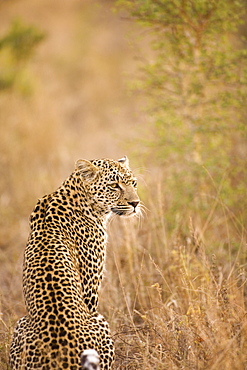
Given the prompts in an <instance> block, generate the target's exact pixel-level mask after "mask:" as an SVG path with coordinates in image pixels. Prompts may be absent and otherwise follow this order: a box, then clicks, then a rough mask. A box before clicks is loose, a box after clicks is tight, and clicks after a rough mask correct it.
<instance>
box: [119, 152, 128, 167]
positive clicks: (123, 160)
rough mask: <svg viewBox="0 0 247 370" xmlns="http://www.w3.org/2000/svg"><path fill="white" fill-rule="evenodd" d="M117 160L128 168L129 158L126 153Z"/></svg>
mask: <svg viewBox="0 0 247 370" xmlns="http://www.w3.org/2000/svg"><path fill="white" fill-rule="evenodd" d="M118 162H120V163H121V164H122V165H123V166H124V167H126V168H128V170H129V159H128V157H127V155H125V156H124V157H123V158H120V159H119V160H118Z"/></svg>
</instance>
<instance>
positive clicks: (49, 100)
mask: <svg viewBox="0 0 247 370" xmlns="http://www.w3.org/2000/svg"><path fill="white" fill-rule="evenodd" d="M58 4H59V5H58ZM110 6H111V2H107V1H102V2H100V3H97V2H96V1H93V2H92V1H84V2H83V3H82V2H81V1H79V0H70V1H65V2H64V3H63V5H61V2H59V1H58V0H56V1H55V2H52V3H51V2H48V1H38V0H37V1H35V2H31V1H30V0H20V1H19V2H17V1H13V2H3V3H1V4H0V10H2V12H0V31H1V32H3V31H4V30H5V29H7V27H8V24H9V22H10V21H11V19H12V18H14V17H16V16H20V17H22V18H23V19H24V20H26V21H27V22H30V23H35V24H36V25H37V26H39V27H40V28H41V29H43V30H45V31H46V32H47V40H46V41H45V42H44V43H43V45H42V46H41V47H40V49H39V50H38V52H37V54H36V56H35V58H34V59H33V60H32V61H31V62H30V65H29V69H28V71H26V76H28V78H27V79H29V81H26V82H25V83H24V82H23V81H22V83H20V86H18V87H17V90H16V91H11V92H8V93H4V94H1V95H0V144H1V145H0V158H1V159H0V166H1V174H2V176H1V179H0V190H1V197H0V271H1V291H0V294H1V295H0V312H1V316H0V319H1V331H0V369H1V370H6V369H7V353H8V348H9V343H10V336H11V332H12V330H13V327H14V324H15V322H16V320H17V319H18V318H19V317H20V316H22V315H24V314H25V307H24V302H23V297H22V283H21V274H22V256H23V250H24V247H25V243H26V239H27V236H28V233H29V228H28V217H29V214H30V213H31V211H32V208H33V207H34V205H35V202H36V199H37V198H38V197H41V196H42V195H44V194H45V193H49V192H51V191H53V190H54V189H56V188H57V187H58V186H59V185H60V183H61V182H62V181H63V180H64V179H65V177H66V176H67V175H68V174H69V173H70V172H71V171H72V170H73V162H75V160H76V159H78V158H80V157H84V158H97V157H112V158H118V157H122V156H123V154H125V153H124V150H123V146H124V145H125V142H126V140H127V139H128V138H129V137H132V136H133V135H134V132H135V125H134V122H135V123H136V124H139V125H141V124H143V117H140V116H139V114H138V115H136V110H137V108H136V107H137V106H138V104H139V102H138V100H137V97H132V98H130V97H128V96H127V94H126V93H125V92H124V81H125V78H124V72H125V71H133V69H134V67H133V66H134V63H133V55H134V54H133V51H132V50H131V49H130V47H129V45H128V44H127V42H126V40H125V38H124V37H125V36H124V35H125V34H126V32H127V31H128V27H129V25H128V23H127V24H126V23H124V22H122V21H120V20H119V19H118V16H114V15H113V14H112V13H111V11H110ZM26 84H27V85H26ZM27 86H29V88H27ZM31 90H32V92H31ZM142 127H143V126H142ZM134 150H135V151H136V152H138V148H136V147H135V143H134V142H133V144H132V147H131V148H130V154H129V156H130V158H131V152H132V151H134ZM140 162H141V161H140ZM138 163H139V161H138V159H136V161H133V160H132V163H131V164H132V167H135V166H136V165H138ZM147 170H148V171H147V172H144V175H143V177H144V179H145V182H146V183H147V185H145V186H144V181H141V180H140V196H141V198H142V200H143V201H144V202H145V205H146V207H147V208H148V210H147V212H146V214H145V216H144V218H143V219H142V220H120V219H116V218H115V219H114V220H113V221H112V222H111V224H110V226H109V228H110V237H109V244H108V258H107V272H106V277H105V280H104V282H103V285H102V290H101V298H100V311H101V312H102V313H103V314H104V315H105V316H106V318H107V319H108V321H109V323H110V326H111V330H112V334H113V336H114V340H115V345H116V364H115V369H122V370H123V369H222V368H225V369H229V370H230V369H231V370H232V369H244V368H246V367H247V348H246V346H247V345H246V343H247V338H246V337H247V335H246V331H247V327H246V293H247V292H246V275H245V274H246V272H245V271H246V266H245V259H246V256H245V254H246V252H245V248H246V246H245V241H244V237H243V236H242V234H241V231H240V232H239V234H238V237H237V238H236V235H234V240H235V241H236V240H237V243H236V245H235V246H234V248H233V246H232V245H231V244H230V243H228V245H227V246H226V245H225V244H226V242H225V241H226V240H227V241H230V240H231V234H230V233H231V231H229V228H228V221H227V220H228V217H227V215H226V217H225V218H223V219H222V220H217V219H214V218H213V216H212V214H213V208H211V209H210V210H209V215H208V216H209V220H210V225H211V226H210V227H208V226H207V225H206V226H207V227H205V224H204V227H203V226H201V225H202V224H201V223H200V222H199V221H198V220H200V215H192V218H191V219H190V218H189V217H188V219H186V220H183V232H181V222H180V220H174V227H173V230H172V231H171V230H168V228H167V224H166V218H165V209H166V207H165V203H166V201H167V200H166V199H165V196H164V194H163V193H164V192H163V188H162V181H160V179H159V176H160V172H162V168H159V169H158V174H157V171H153V169H152V167H150V168H148V169H147ZM140 172H141V171H140ZM166 190H167V189H166ZM171 191H172V189H171ZM166 197H169V194H168V195H167V194H166ZM214 223H217V224H218V225H220V227H217V228H214ZM219 228H220V229H221V234H219V233H218V231H219ZM184 230H186V231H184ZM239 230H241V227H240V228H239ZM216 246H218V247H217V248H216Z"/></svg>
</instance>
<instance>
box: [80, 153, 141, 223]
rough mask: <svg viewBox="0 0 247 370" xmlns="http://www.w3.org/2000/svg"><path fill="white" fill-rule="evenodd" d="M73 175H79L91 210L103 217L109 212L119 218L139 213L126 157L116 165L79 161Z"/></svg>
mask: <svg viewBox="0 0 247 370" xmlns="http://www.w3.org/2000/svg"><path fill="white" fill-rule="evenodd" d="M76 173H77V174H79V175H80V178H81V180H82V182H83V186H84V187H85V189H86V191H87V195H88V197H90V198H91V200H92V204H93V205H94V207H98V209H100V210H101V211H102V212H103V213H104V214H109V213H112V212H113V213H115V214H117V215H119V216H131V215H135V214H138V213H139V203H140V199H139V197H138V195H137V180H136V178H135V177H134V176H133V174H132V172H131V170H130V168H129V161H128V158H127V157H126V156H125V157H123V158H121V159H119V160H118V161H115V160H112V159H95V160H91V161H88V160H85V159H80V160H78V161H77V163H76Z"/></svg>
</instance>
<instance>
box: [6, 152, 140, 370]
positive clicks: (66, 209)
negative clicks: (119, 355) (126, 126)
mask: <svg viewBox="0 0 247 370" xmlns="http://www.w3.org/2000/svg"><path fill="white" fill-rule="evenodd" d="M136 186H137V185H136V179H135V178H134V177H133V174H132V172H131V170H130V169H129V166H128V160H127V158H126V157H124V158H123V159H121V160H119V161H114V160H110V159H100V160H92V161H87V160H79V161H78V162H77V164H76V168H75V171H74V172H73V173H72V174H71V176H70V177H69V178H68V179H67V180H65V181H64V183H63V184H62V185H61V186H60V187H59V188H58V190H57V191H55V192H54V193H52V194H49V195H46V196H44V197H43V198H42V199H40V200H39V201H38V203H37V205H36V207H35V209H34V211H33V213H32V214H31V217H30V228H31V232H30V236H29V239H28V243H27V247H26V250H25V256H24V270H23V290H24V297H25V304H26V308H27V315H26V316H24V317H23V318H21V319H20V320H19V321H18V323H17V326H16V329H15V331H14V335H13V341H12V345H11V349H10V365H11V368H12V369H14V370H16V369H18V370H20V369H23V370H24V369H25V370H26V369H39V370H51V369H56V370H60V369H69V370H79V369H81V367H80V357H81V354H82V353H83V351H84V350H87V349H94V350H95V351H97V353H98V354H99V357H100V368H101V369H105V370H106V369H111V366H112V363H113V360H114V346H113V342H112V339H111V336H110V331H109V326H108V323H107V322H106V321H105V319H104V317H103V316H101V315H100V314H98V311H97V308H98V291H99V288H100V283H101V281H102V276H103V269H104V263H105V253H106V237H107V235H106V222H107V219H108V218H109V216H110V215H111V214H112V213H115V214H117V215H121V216H130V215H134V214H136V213H137V212H138V203H139V198H138V195H137V193H136Z"/></svg>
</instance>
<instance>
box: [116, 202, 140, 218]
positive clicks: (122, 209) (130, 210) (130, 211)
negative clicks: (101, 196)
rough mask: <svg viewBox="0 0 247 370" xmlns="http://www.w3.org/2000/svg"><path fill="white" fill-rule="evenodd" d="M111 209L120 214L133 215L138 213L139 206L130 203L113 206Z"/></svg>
mask: <svg viewBox="0 0 247 370" xmlns="http://www.w3.org/2000/svg"><path fill="white" fill-rule="evenodd" d="M111 211H112V212H113V213H115V214H116V215H118V216H132V215H135V214H137V211H138V208H137V207H133V206H128V205H119V206H116V207H112V208H111Z"/></svg>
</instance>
